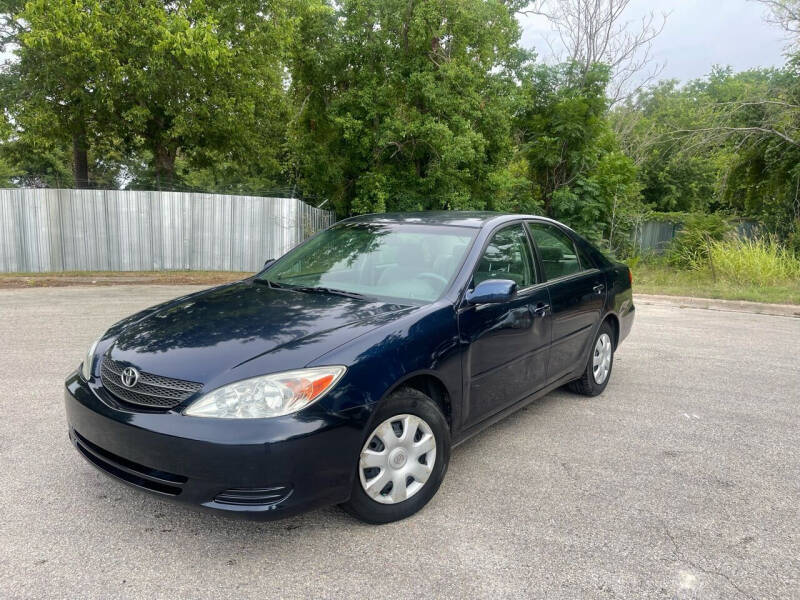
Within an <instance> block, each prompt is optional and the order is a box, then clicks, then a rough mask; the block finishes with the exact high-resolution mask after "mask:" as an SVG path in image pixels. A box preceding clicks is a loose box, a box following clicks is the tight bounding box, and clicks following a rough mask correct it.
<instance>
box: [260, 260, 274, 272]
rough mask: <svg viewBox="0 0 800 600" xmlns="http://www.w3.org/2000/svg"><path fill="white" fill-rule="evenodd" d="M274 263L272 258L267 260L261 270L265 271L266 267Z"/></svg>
mask: <svg viewBox="0 0 800 600" xmlns="http://www.w3.org/2000/svg"><path fill="white" fill-rule="evenodd" d="M274 262H275V259H274V258H268V259H267V262H265V263H264V266H263V267H262V270H264V269H266V268H267V267H268V266H270V265H271V264H272V263H274Z"/></svg>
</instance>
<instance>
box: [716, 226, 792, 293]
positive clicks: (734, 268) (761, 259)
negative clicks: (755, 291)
mask: <svg viewBox="0 0 800 600" xmlns="http://www.w3.org/2000/svg"><path fill="white" fill-rule="evenodd" d="M702 266H703V267H705V268H710V269H711V270H712V272H713V274H714V276H715V277H719V278H721V279H723V280H724V281H728V282H730V283H734V284H740V285H756V286H767V285H779V284H782V283H790V282H795V283H798V282H800V257H798V256H796V255H795V254H794V252H792V251H791V250H789V249H787V248H786V247H784V246H783V245H782V244H780V243H778V241H777V240H775V239H774V238H766V239H753V240H740V239H731V240H722V241H714V242H712V243H711V245H710V249H709V256H708V259H707V261H706V264H705V265H702Z"/></svg>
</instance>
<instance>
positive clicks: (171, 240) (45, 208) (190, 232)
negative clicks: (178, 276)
mask: <svg viewBox="0 0 800 600" xmlns="http://www.w3.org/2000/svg"><path fill="white" fill-rule="evenodd" d="M333 222H334V215H333V213H332V212H330V211H326V210H320V209H317V208H314V207H312V206H309V205H308V204H305V203H304V202H302V201H301V200H298V199H296V198H261V197H256V196H233V195H220V194H204V193H182V192H147V191H112V190H73V189H28V188H26V189H0V272H5V273H12V272H50V271H158V270H165V269H192V270H219V271H257V270H259V269H260V268H261V266H262V265H263V264H264V261H265V260H266V259H268V258H276V257H278V256H280V255H281V254H283V253H285V252H286V251H287V250H289V249H291V248H292V247H294V246H295V245H297V244H298V243H300V242H301V241H303V240H304V239H306V238H308V237H309V236H311V235H313V234H314V233H316V232H317V231H319V230H321V229H324V228H325V227H328V226H329V225H331V224H332V223H333Z"/></svg>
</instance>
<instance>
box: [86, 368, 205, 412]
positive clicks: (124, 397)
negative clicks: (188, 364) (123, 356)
mask: <svg viewBox="0 0 800 600" xmlns="http://www.w3.org/2000/svg"><path fill="white" fill-rule="evenodd" d="M125 366H126V365H124V364H121V363H118V362H117V361H115V360H111V359H110V358H108V357H105V358H104V359H103V364H102V366H101V367H100V378H101V381H102V383H103V387H104V388H106V390H108V391H109V392H110V393H111V394H112V395H113V396H114V397H115V398H117V400H120V401H121V402H124V403H127V404H133V405H135V406H146V407H148V408H155V409H161V410H169V409H170V408H175V407H176V406H178V405H179V404H180V403H181V402H183V401H184V400H186V399H187V398H188V397H189V396H191V395H192V394H194V393H196V392H198V391H200V388H202V387H203V384H201V383H195V382H194V381H184V380H183V379H172V378H170V377H162V376H161V375H153V374H152V373H143V372H140V373H139V380H138V381H137V382H136V384H135V385H134V386H133V387H126V386H124V385H123V384H122V371H123V369H124V368H125Z"/></svg>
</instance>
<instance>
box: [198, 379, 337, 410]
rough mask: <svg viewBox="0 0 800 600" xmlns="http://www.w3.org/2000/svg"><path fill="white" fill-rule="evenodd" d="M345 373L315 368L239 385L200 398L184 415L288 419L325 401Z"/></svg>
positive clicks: (243, 382) (232, 385) (225, 387)
mask: <svg viewBox="0 0 800 600" xmlns="http://www.w3.org/2000/svg"><path fill="white" fill-rule="evenodd" d="M345 370H346V369H345V367H313V368H310V369H299V370H297V371H286V372H285V373H274V374H272V375H264V376H263V377H254V378H253V379H245V380H244V381H237V382H236V383H232V384H230V385H226V386H224V387H221V388H219V389H217V390H214V391H213V392H209V393H208V394H206V395H205V396H202V397H200V398H198V399H197V400H195V401H194V402H192V404H191V405H190V406H189V407H188V408H187V409H186V410H185V411H184V412H183V414H185V415H189V416H192V417H216V418H218V419H263V418H265V417H280V416H281V415H288V414H291V413H293V412H297V411H298V410H300V409H302V408H305V407H306V406H308V405H309V404H311V403H312V402H315V401H317V400H319V399H320V398H322V396H324V395H325V394H326V393H327V392H328V391H330V390H331V389H332V388H333V386H334V385H335V384H336V382H337V381H339V379H341V377H342V375H344V372H345Z"/></svg>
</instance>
